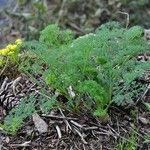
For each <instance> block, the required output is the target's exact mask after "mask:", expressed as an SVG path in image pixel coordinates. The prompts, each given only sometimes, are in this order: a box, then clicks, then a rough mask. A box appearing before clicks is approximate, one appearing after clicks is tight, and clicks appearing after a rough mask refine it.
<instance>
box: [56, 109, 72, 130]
mask: <svg viewBox="0 0 150 150" xmlns="http://www.w3.org/2000/svg"><path fill="white" fill-rule="evenodd" d="M59 111H60V113H61V115H62V116H63V117H65V115H64V114H63V112H62V110H61V109H60V108H59ZM64 122H65V123H66V125H67V132H68V128H70V130H72V127H71V126H70V124H69V122H68V121H67V120H64Z"/></svg>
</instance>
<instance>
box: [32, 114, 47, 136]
mask: <svg viewBox="0 0 150 150" xmlns="http://www.w3.org/2000/svg"><path fill="white" fill-rule="evenodd" d="M32 118H33V121H34V125H35V127H36V128H37V130H38V131H39V133H40V134H42V133H45V132H47V131H48V125H47V123H46V122H45V121H44V120H43V119H42V118H41V117H40V116H39V115H38V114H37V113H35V114H33V115H32Z"/></svg>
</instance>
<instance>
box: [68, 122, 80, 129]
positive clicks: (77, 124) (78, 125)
mask: <svg viewBox="0 0 150 150" xmlns="http://www.w3.org/2000/svg"><path fill="white" fill-rule="evenodd" d="M70 122H71V123H72V124H74V125H75V126H77V127H79V128H81V129H82V128H83V125H80V124H79V123H77V122H75V121H73V120H70Z"/></svg>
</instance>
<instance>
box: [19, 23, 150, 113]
mask: <svg viewBox="0 0 150 150" xmlns="http://www.w3.org/2000/svg"><path fill="white" fill-rule="evenodd" d="M72 37H73V36H72V34H71V32H70V31H69V32H68V31H60V30H59V28H58V26H57V25H50V26H48V27H46V28H45V29H44V30H43V31H42V32H41V36H40V39H39V41H36V42H27V43H26V44H25V47H26V49H28V51H29V53H30V55H34V56H36V58H35V61H34V62H33V63H32V64H31V63H30V64H29V66H28V67H24V69H25V70H26V71H28V69H29V68H31V65H32V66H37V68H38V69H36V70H34V69H33V70H34V71H33V70H32V74H37V73H40V74H41V75H42V77H43V79H44V80H45V82H46V83H47V84H48V85H49V86H51V87H53V89H57V90H58V91H59V92H60V93H61V94H63V95H64V96H65V97H66V98H68V101H76V99H83V101H84V103H85V105H86V104H87V103H89V101H90V104H91V107H90V108H89V109H90V110H92V112H93V113H94V114H95V115H98V116H102V115H104V114H105V112H107V108H108V106H109V104H110V103H112V102H116V103H117V104H119V105H124V104H125V103H130V102H131V101H132V97H133V93H137V92H136V91H137V89H136V88H135V92H133V91H132V90H128V89H129V88H132V86H131V83H133V82H135V80H136V79H138V78H139V77H141V76H142V74H143V73H144V71H145V70H147V69H149V68H150V62H140V61H137V60H136V56H137V55H138V54H141V53H144V52H149V51H150V50H149V49H148V46H147V43H146V41H145V40H144V38H143V28H141V27H139V26H134V27H132V28H130V29H128V30H126V29H124V28H122V27H121V26H120V25H119V24H118V23H116V22H112V23H106V24H104V25H102V26H101V27H99V28H98V29H97V30H96V32H95V33H90V34H87V35H84V36H81V37H79V38H77V39H74V40H73V39H72ZM43 64H45V65H46V67H45V70H42V69H41V66H42V65H43ZM23 65H24V62H23V63H22V66H23ZM29 70H31V69H29ZM120 81H122V85H121V86H120V85H119V84H120ZM69 86H71V87H72V88H73V92H74V93H75V95H76V96H75V97H74V98H71V97H70V95H69V92H68V87H69ZM125 91H127V92H126V94H125ZM124 94H125V95H124ZM91 102H92V103H91ZM92 106H94V107H92Z"/></svg>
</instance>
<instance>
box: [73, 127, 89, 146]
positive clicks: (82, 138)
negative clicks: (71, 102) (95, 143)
mask: <svg viewBox="0 0 150 150" xmlns="http://www.w3.org/2000/svg"><path fill="white" fill-rule="evenodd" d="M74 130H75V131H76V132H77V134H78V135H79V136H80V137H81V140H82V142H83V143H84V144H88V143H87V142H86V141H85V139H84V137H83V135H82V134H81V133H80V132H79V131H78V130H77V129H76V128H74Z"/></svg>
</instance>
